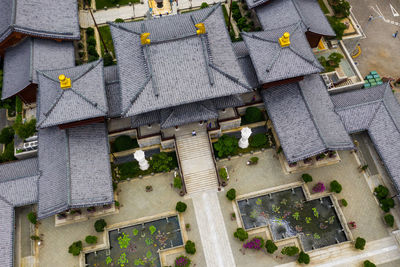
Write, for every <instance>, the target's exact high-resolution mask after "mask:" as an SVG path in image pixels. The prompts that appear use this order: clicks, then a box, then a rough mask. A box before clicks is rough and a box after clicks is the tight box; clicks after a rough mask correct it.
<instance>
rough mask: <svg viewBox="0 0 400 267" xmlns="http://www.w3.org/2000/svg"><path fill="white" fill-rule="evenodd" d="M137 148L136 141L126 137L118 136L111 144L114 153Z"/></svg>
mask: <svg viewBox="0 0 400 267" xmlns="http://www.w3.org/2000/svg"><path fill="white" fill-rule="evenodd" d="M137 147H139V145H138V143H137V140H136V139H135V140H133V139H132V138H131V137H129V136H128V135H121V136H118V137H117V138H116V139H115V141H114V144H113V148H114V151H115V152H120V151H125V150H129V149H133V148H137Z"/></svg>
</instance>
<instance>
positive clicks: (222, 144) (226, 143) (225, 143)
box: [213, 134, 239, 158]
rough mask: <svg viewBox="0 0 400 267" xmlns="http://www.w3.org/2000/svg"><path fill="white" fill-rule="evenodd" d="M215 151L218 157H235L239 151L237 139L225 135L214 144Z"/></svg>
mask: <svg viewBox="0 0 400 267" xmlns="http://www.w3.org/2000/svg"><path fill="white" fill-rule="evenodd" d="M213 146H214V149H215V151H216V152H217V154H218V157H220V158H222V157H227V156H230V155H233V154H234V153H236V151H237V150H238V147H239V144H238V140H237V139H236V137H233V136H229V135H226V134H224V135H223V136H221V137H220V138H219V139H218V141H217V142H215V143H214V145H213Z"/></svg>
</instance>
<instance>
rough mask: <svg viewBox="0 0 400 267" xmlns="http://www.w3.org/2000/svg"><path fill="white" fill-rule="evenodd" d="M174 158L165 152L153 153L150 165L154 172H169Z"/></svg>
mask: <svg viewBox="0 0 400 267" xmlns="http://www.w3.org/2000/svg"><path fill="white" fill-rule="evenodd" d="M173 162H174V158H173V157H171V156H169V155H168V154H167V153H165V152H161V153H158V154H154V155H153V156H152V157H151V160H150V166H151V167H152V168H153V169H154V170H155V171H156V172H169V171H170V170H171V168H173Z"/></svg>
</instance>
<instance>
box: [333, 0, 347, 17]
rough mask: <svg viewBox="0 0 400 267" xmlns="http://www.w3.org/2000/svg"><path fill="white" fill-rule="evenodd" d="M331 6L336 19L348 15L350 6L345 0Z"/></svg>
mask: <svg viewBox="0 0 400 267" xmlns="http://www.w3.org/2000/svg"><path fill="white" fill-rule="evenodd" d="M331 6H332V9H333V11H334V12H335V15H336V16H337V17H340V18H345V17H348V16H349V15H350V4H349V2H347V1H346V0H338V1H337V3H336V4H335V5H331Z"/></svg>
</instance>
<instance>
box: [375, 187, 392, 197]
mask: <svg viewBox="0 0 400 267" xmlns="http://www.w3.org/2000/svg"><path fill="white" fill-rule="evenodd" d="M374 193H375V195H376V197H377V198H378V199H384V198H386V197H387V196H388V195H389V189H388V188H387V187H386V186H383V185H379V186H377V187H375V189H374Z"/></svg>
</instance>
